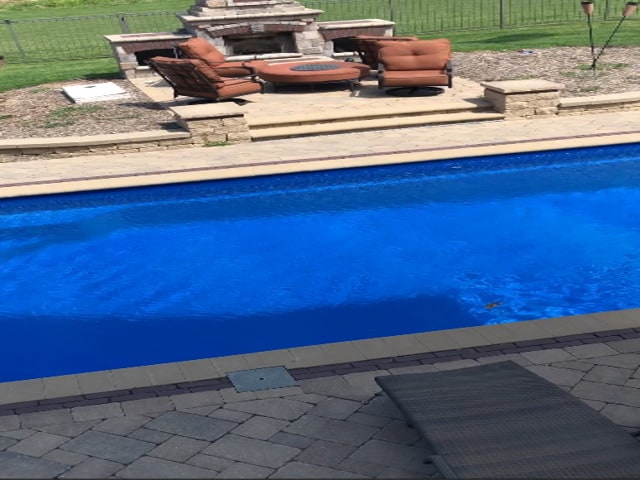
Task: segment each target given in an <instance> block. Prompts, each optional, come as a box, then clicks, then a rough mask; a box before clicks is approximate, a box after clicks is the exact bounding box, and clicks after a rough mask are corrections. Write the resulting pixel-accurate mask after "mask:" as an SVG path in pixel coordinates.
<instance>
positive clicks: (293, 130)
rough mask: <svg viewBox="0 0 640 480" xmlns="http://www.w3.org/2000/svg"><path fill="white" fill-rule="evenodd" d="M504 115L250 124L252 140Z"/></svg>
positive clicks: (482, 119)
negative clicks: (266, 124) (269, 124)
mask: <svg viewBox="0 0 640 480" xmlns="http://www.w3.org/2000/svg"><path fill="white" fill-rule="evenodd" d="M503 119H504V115H503V114H501V113H495V112H486V111H466V112H458V113H443V114H426V115H424V114H423V115H411V116H401V117H386V118H369V119H361V120H353V121H351V120H337V121H332V122H325V123H304V124H300V125H287V126H275V127H271V128H254V127H250V134H251V140H253V141H263V140H275V139H278V138H292V137H304V136H311V135H330V134H337V133H347V132H359V131H365V130H384V129H388V128H403V127H419V126H426V125H443V124H447V123H464V122H486V121H497V120H503Z"/></svg>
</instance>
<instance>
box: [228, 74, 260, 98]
mask: <svg viewBox="0 0 640 480" xmlns="http://www.w3.org/2000/svg"><path fill="white" fill-rule="evenodd" d="M261 91H262V85H261V84H260V83H259V82H254V81H253V80H248V79H245V78H228V79H225V80H224V82H222V83H221V85H220V88H218V95H219V96H220V98H226V97H237V96H240V95H247V94H249V93H259V92H261Z"/></svg>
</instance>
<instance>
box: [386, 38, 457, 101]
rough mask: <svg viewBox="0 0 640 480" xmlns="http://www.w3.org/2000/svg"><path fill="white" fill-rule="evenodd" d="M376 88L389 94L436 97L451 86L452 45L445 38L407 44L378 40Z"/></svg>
mask: <svg viewBox="0 0 640 480" xmlns="http://www.w3.org/2000/svg"><path fill="white" fill-rule="evenodd" d="M379 44H380V50H379V51H378V55H379V59H380V67H381V69H380V70H379V71H378V87H379V88H389V87H393V88H391V90H387V93H389V94H391V95H403V94H408V95H411V94H414V93H417V92H418V91H420V93H423V94H425V95H437V94H439V93H442V92H443V89H442V88H439V87H449V88H451V87H452V85H453V73H452V68H451V42H450V41H449V39H447V38H437V39H433V40H415V41H409V42H384V41H380V42H379Z"/></svg>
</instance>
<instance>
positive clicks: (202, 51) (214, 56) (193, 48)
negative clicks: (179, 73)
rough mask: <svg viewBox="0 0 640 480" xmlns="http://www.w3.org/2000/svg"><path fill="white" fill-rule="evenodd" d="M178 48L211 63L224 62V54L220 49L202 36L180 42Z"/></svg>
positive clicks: (188, 55) (190, 55)
mask: <svg viewBox="0 0 640 480" xmlns="http://www.w3.org/2000/svg"><path fill="white" fill-rule="evenodd" d="M178 48H179V49H180V50H181V51H182V53H184V54H185V55H186V56H187V57H189V58H198V59H200V60H205V61H207V62H211V63H222V62H224V55H223V54H222V52H220V50H218V49H217V48H216V47H214V46H213V45H212V44H210V43H209V42H207V41H206V40H205V39H203V38H200V37H194V38H190V39H189V40H187V41H186V42H182V43H179V44H178Z"/></svg>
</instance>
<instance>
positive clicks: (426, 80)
mask: <svg viewBox="0 0 640 480" xmlns="http://www.w3.org/2000/svg"><path fill="white" fill-rule="evenodd" d="M379 83H380V86H381V87H423V86H436V87H437V86H443V87H446V86H448V85H449V75H447V72H446V71H445V70H387V71H385V72H384V74H383V76H382V77H381V78H380V79H379Z"/></svg>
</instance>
